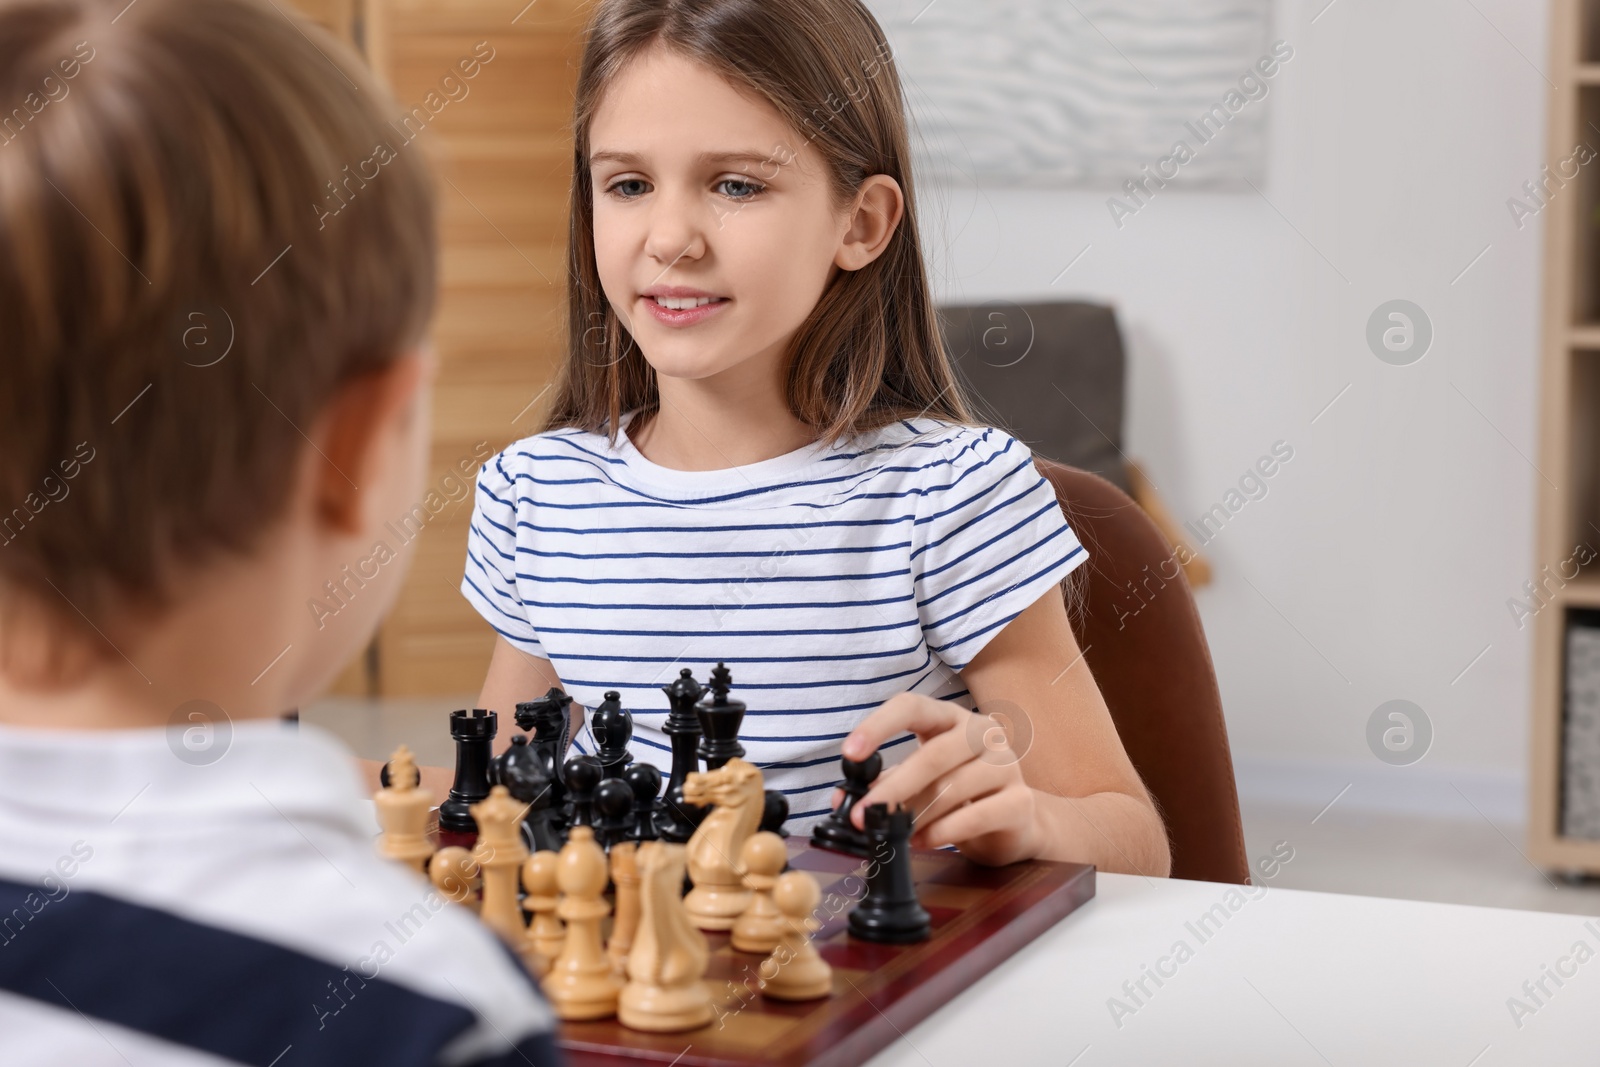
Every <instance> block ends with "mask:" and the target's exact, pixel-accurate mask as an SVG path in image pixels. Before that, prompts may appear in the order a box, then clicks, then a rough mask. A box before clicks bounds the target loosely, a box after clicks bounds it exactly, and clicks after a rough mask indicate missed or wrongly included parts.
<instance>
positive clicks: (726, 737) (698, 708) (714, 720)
mask: <svg viewBox="0 0 1600 1067" xmlns="http://www.w3.org/2000/svg"><path fill="white" fill-rule="evenodd" d="M732 684H733V674H732V673H731V672H730V671H729V670H728V668H727V665H726V664H722V663H718V664H717V665H716V667H714V668H713V669H712V671H711V684H710V685H709V686H708V687H707V688H709V689H710V690H711V695H710V696H709V697H705V698H702V699H701V701H700V703H698V704H696V705H695V707H694V713H695V715H696V716H697V717H698V718H699V720H700V746H699V748H698V749H696V750H695V751H696V755H698V756H699V757H700V758H701V759H702V760H705V764H706V770H708V771H714V770H717V769H718V768H719V767H721V766H722V765H723V764H725V763H727V762H728V761H729V760H731V759H734V758H735V757H740V758H742V757H743V756H744V746H743V745H741V744H739V727H740V726H741V725H742V724H743V723H744V712H745V706H744V701H742V700H730V699H728V687H729V686H731V685H732Z"/></svg>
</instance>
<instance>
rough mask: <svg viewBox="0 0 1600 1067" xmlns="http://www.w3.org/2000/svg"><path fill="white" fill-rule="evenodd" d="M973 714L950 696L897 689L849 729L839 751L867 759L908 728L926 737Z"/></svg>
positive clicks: (850, 757) (924, 738)
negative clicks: (939, 697)
mask: <svg viewBox="0 0 1600 1067" xmlns="http://www.w3.org/2000/svg"><path fill="white" fill-rule="evenodd" d="M971 714H972V712H971V711H969V710H967V709H966V708H963V707H961V706H959V705H957V704H953V703H951V702H950V701H948V700H935V699H934V698H933V697H930V696H927V695H926V694H923V693H896V694H895V695H894V696H892V697H890V698H889V699H888V700H885V701H884V702H883V703H882V704H880V705H878V707H877V708H876V709H875V710H874V711H873V712H872V714H870V715H868V716H867V717H866V718H865V719H862V720H861V723H860V725H858V726H857V727H856V728H855V729H854V730H852V731H850V736H849V737H846V738H845V739H844V743H843V744H842V745H841V746H840V752H841V753H842V754H843V755H844V757H845V758H846V759H852V760H864V759H866V758H867V757H868V756H870V755H872V754H873V753H874V752H876V751H877V750H878V749H880V748H882V747H883V745H884V743H885V742H887V741H889V740H891V739H892V738H895V737H899V736H900V735H901V734H903V733H906V732H908V731H909V732H910V733H913V734H916V735H917V737H918V738H919V739H921V740H923V741H926V740H927V739H928V738H930V737H932V736H933V735H934V734H939V733H944V732H945V731H947V730H949V729H950V728H951V727H952V726H955V725H956V724H957V723H960V722H964V721H965V719H964V718H963V716H970V715H971Z"/></svg>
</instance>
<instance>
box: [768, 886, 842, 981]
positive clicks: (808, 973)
mask: <svg viewBox="0 0 1600 1067" xmlns="http://www.w3.org/2000/svg"><path fill="white" fill-rule="evenodd" d="M772 900H773V903H775V904H777V906H778V910H779V911H780V912H782V913H783V916H784V925H785V927H786V929H785V930H784V932H783V936H782V937H781V938H779V939H778V947H777V948H775V949H773V950H772V955H771V956H768V957H767V959H766V960H765V961H764V962H763V963H762V964H761V970H760V971H759V972H758V973H759V975H760V985H761V992H763V993H765V994H766V995H767V996H769V997H772V998H774V999H775V1000H816V999H817V998H818V997H825V996H828V995H829V994H830V993H832V992H833V968H832V967H829V966H828V964H827V962H826V961H825V960H824V959H823V958H822V957H821V956H820V955H818V953H817V946H815V945H813V944H812V943H811V934H812V932H813V931H815V930H816V929H817V927H818V926H819V925H820V924H819V923H818V922H817V920H816V919H814V918H812V912H814V911H816V908H817V904H818V902H819V901H821V900H822V890H821V888H819V887H818V885H817V880H816V879H815V878H813V877H812V876H811V875H809V874H807V873H806V872H805V871H790V872H789V873H787V874H784V875H781V876H780V877H779V878H778V884H777V886H776V887H774V889H773V890H772Z"/></svg>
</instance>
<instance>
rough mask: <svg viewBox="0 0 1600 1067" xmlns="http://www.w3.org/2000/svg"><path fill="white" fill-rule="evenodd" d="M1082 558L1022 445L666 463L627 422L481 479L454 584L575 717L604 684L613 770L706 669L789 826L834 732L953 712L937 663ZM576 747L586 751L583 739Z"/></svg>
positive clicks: (831, 779)
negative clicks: (622, 735)
mask: <svg viewBox="0 0 1600 1067" xmlns="http://www.w3.org/2000/svg"><path fill="white" fill-rule="evenodd" d="M630 419H631V413H630V415H625V416H624V417H623V420H622V426H623V427H624V429H625V428H626V426H627V423H628V421H630ZM1085 558H1086V553H1085V550H1084V548H1083V546H1082V545H1080V544H1079V543H1078V539H1077V537H1076V535H1075V534H1074V533H1073V531H1072V530H1071V528H1070V527H1069V526H1068V524H1067V522H1066V519H1065V517H1064V516H1063V515H1062V512H1061V508H1060V506H1059V504H1058V503H1057V500H1056V496H1055V492H1054V489H1053V488H1052V487H1051V485H1050V483H1049V482H1048V481H1047V480H1046V479H1045V478H1044V477H1043V476H1042V475H1041V474H1040V473H1039V471H1038V469H1037V468H1036V467H1035V466H1034V464H1033V459H1032V454H1031V452H1030V451H1029V449H1028V448H1027V446H1026V445H1024V444H1023V443H1022V442H1020V441H1018V440H1017V439H1015V438H1014V437H1012V436H1011V435H1009V434H1007V433H1005V432H1004V431H1001V430H998V429H993V428H984V427H976V428H975V427H969V426H958V425H953V424H950V423H946V422H943V421H941V420H935V419H917V420H909V421H902V422H897V423H893V424H891V425H889V426H887V427H885V428H883V429H881V430H878V431H876V432H874V433H872V434H867V435H861V436H858V437H856V438H854V439H846V440H845V441H842V442H839V443H837V444H835V445H834V446H832V447H823V446H822V445H820V444H813V445H810V446H807V447H805V448H802V449H799V450H797V451H795V452H791V453H788V454H787V455H783V456H779V457H777V458H774V459H770V460H766V461H764V462H760V463H754V464H750V465H747V466H744V467H731V468H729V469H726V470H716V471H679V470H672V469H669V468H665V467H661V466H659V465H657V464H654V463H652V462H650V461H649V460H647V459H645V458H644V456H643V455H642V454H641V453H640V452H639V451H638V450H637V449H636V448H634V446H633V443H632V441H631V440H630V439H629V438H628V436H627V434H626V432H620V433H619V434H618V437H617V443H616V445H615V446H612V445H611V444H610V442H609V440H608V438H607V436H606V434H605V433H603V432H602V433H590V432H587V431H583V430H578V429H570V428H569V429H561V430H554V431H550V432H548V433H543V434H537V435H535V436H532V437H529V438H526V439H524V440H521V441H518V442H516V443H515V444H512V445H511V446H509V447H507V448H506V449H505V450H504V451H502V452H501V453H499V454H498V455H496V456H494V457H492V458H491V459H490V460H489V461H488V462H487V463H485V464H484V465H483V467H482V468H481V469H480V471H479V476H478V486H477V494H476V498H475V502H474V509H473V516H472V528H471V531H470V533H469V535H468V544H467V561H466V574H465V576H464V578H463V580H462V584H461V591H462V593H463V594H464V595H465V596H466V597H467V599H468V600H469V601H470V602H471V603H472V604H473V606H474V607H475V608H477V610H478V611H479V612H480V613H482V614H483V616H484V617H485V618H486V619H487V620H488V621H489V623H490V624H491V625H492V626H493V627H494V628H495V630H496V631H497V632H498V633H499V634H500V635H501V636H502V637H504V638H505V639H506V640H507V641H509V642H510V643H511V644H512V645H514V646H515V647H517V648H519V649H522V650H525V651H527V652H529V653H532V654H534V655H537V656H542V657H544V658H546V659H548V660H549V661H550V662H551V664H552V665H553V666H554V668H555V670H556V673H557V675H558V676H559V677H560V679H561V681H562V684H563V686H564V687H565V688H566V690H567V692H568V693H570V694H571V695H572V696H573V697H574V698H575V699H576V700H577V701H578V702H579V703H580V704H582V705H583V706H584V707H585V708H593V707H594V706H596V705H597V704H599V703H600V701H601V700H602V699H603V698H604V694H605V692H606V691H607V690H612V689H614V690H617V691H618V692H619V693H620V694H621V696H622V702H623V705H624V707H626V708H627V709H628V710H629V711H631V712H632V713H633V718H634V735H633V744H632V746H631V747H632V751H633V753H634V756H635V758H636V759H644V760H647V761H649V762H652V763H655V764H656V765H657V766H659V767H661V768H662V770H663V771H666V770H667V769H668V768H669V767H670V763H671V759H670V744H669V742H668V738H667V736H666V735H665V734H663V733H662V732H661V729H660V727H661V725H662V723H663V722H664V720H665V718H666V713H667V710H668V703H667V698H666V695H665V694H664V693H663V692H662V687H663V686H667V685H670V684H671V683H672V682H673V680H674V679H676V678H677V676H678V672H679V670H680V668H683V667H689V668H691V669H692V670H693V672H694V676H695V678H696V679H697V680H698V681H699V682H700V683H701V684H702V685H703V684H705V683H706V682H707V681H709V678H710V672H711V668H712V667H713V666H714V665H715V664H716V663H718V662H719V661H720V662H723V663H726V664H727V665H728V668H729V670H730V671H731V672H732V676H733V689H732V692H731V694H730V695H731V696H733V697H737V698H738V699H740V700H743V701H744V702H745V703H746V704H747V705H748V706H749V711H748V713H747V715H746V717H745V720H744V726H743V730H742V734H741V741H742V743H743V744H744V747H745V749H746V751H747V757H746V758H748V759H750V760H752V761H753V762H755V763H757V764H758V765H760V766H761V767H762V768H763V769H764V771H765V772H766V779H767V788H769V789H780V790H782V791H783V792H784V793H786V794H787V795H788V797H789V801H790V811H791V822H790V828H791V829H792V830H802V831H803V830H805V829H807V828H808V827H809V825H810V823H811V822H814V821H815V819H816V818H818V817H819V816H821V815H823V814H825V813H826V812H827V810H828V805H829V800H830V792H829V791H830V789H831V787H832V786H834V785H836V784H837V783H838V782H839V774H838V758H839V744H840V742H841V741H842V740H843V739H844V738H845V736H846V735H847V734H849V732H850V731H851V729H852V728H853V727H854V726H855V725H856V724H857V723H859V722H860V721H861V720H862V719H863V718H864V717H865V716H866V715H867V714H868V713H870V712H871V711H872V710H873V709H874V708H876V707H877V706H878V705H880V704H881V703H882V702H883V701H885V700H887V699H888V698H889V697H890V696H892V695H894V694H896V693H900V692H904V691H908V690H910V691H915V692H920V693H927V694H930V695H933V696H936V697H940V698H943V699H950V700H955V701H957V702H959V703H961V704H962V705H963V706H967V707H970V706H971V697H970V694H968V692H967V689H966V687H965V686H964V685H963V684H962V682H961V678H960V676H959V674H958V673H957V672H959V671H960V670H961V669H962V668H963V667H965V666H966V665H967V663H969V662H970V661H971V660H972V658H973V656H975V655H976V654H977V652H978V651H979V650H980V649H981V648H983V646H984V645H985V644H987V643H988V641H989V640H990V639H991V638H992V637H993V636H994V635H995V634H996V633H998V632H999V631H1000V630H1001V628H1003V627H1004V626H1005V625H1006V623H1008V622H1009V621H1010V620H1011V619H1012V618H1014V617H1015V616H1016V615H1017V614H1018V613H1019V612H1021V611H1022V610H1023V609H1024V608H1026V607H1028V606H1029V605H1031V604H1032V603H1034V601H1036V600H1038V599H1039V597H1040V596H1042V595H1043V594H1044V593H1045V592H1047V591H1049V590H1052V589H1055V588H1057V586H1058V585H1059V583H1060V582H1061V580H1062V579H1063V578H1064V577H1065V576H1066V575H1067V574H1068V573H1069V572H1071V571H1072V570H1073V568H1075V567H1077V566H1078V565H1079V564H1080V563H1082V562H1083V561H1084V560H1085ZM538 695H541V694H533V693H530V694H529V695H528V698H529V699H532V698H533V697H535V696H538ZM910 740H911V735H909V734H907V735H904V736H903V737H900V738H897V739H895V740H893V741H891V742H890V743H889V747H886V749H885V751H884V757H885V761H886V762H888V763H893V762H896V761H897V760H898V759H900V758H903V756H904V754H905V753H906V752H907V751H908V748H907V746H906V745H905V744H904V742H907V741H910ZM575 744H576V745H577V747H578V749H579V750H580V751H588V752H592V751H593V750H594V744H593V739H592V738H591V737H590V736H589V735H588V732H587V730H586V731H584V733H583V734H581V735H580V736H579V737H578V738H577V739H576V741H575Z"/></svg>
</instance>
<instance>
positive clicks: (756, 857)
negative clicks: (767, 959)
mask: <svg viewBox="0 0 1600 1067" xmlns="http://www.w3.org/2000/svg"><path fill="white" fill-rule="evenodd" d="M788 858H789V850H788V849H787V848H785V847H784V844H783V838H781V837H779V836H778V835H777V834H775V833H773V832H771V831H770V830H762V831H761V832H760V833H756V834H751V835H750V836H749V837H748V838H746V839H745V843H744V847H743V848H741V849H740V850H739V863H740V866H742V867H743V868H744V871H745V874H744V885H745V888H746V889H748V890H750V903H749V905H748V906H746V908H745V909H744V911H743V912H741V913H740V914H739V918H738V919H736V920H735V921H734V924H733V937H732V942H733V947H734V948H736V949H738V950H739V951H740V952H755V953H758V954H760V955H762V956H765V955H767V954H768V953H770V952H771V951H772V950H773V949H775V948H777V947H778V938H779V937H781V936H782V934H783V913H782V912H780V911H779V910H778V906H777V905H776V904H774V903H773V902H772V887H773V886H774V885H776V884H777V881H778V872H779V871H781V870H783V865H784V864H785V863H786V862H788Z"/></svg>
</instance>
